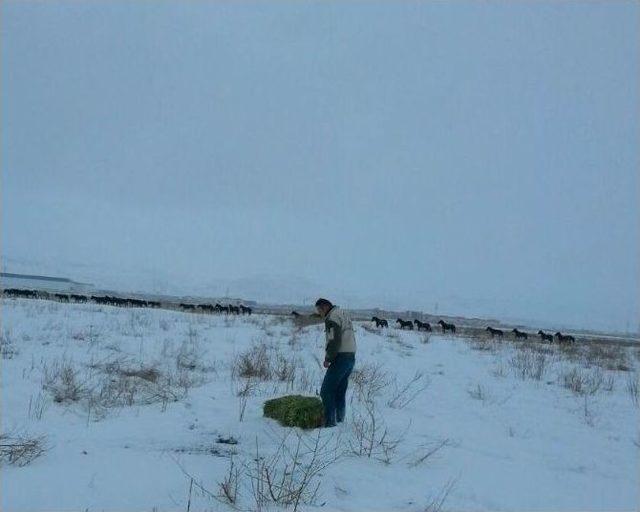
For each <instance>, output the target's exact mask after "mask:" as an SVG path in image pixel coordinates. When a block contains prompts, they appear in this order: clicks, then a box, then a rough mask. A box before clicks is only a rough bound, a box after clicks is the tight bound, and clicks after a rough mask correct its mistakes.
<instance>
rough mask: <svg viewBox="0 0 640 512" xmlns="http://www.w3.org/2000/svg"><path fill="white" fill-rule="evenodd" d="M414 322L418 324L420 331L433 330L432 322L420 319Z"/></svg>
mask: <svg viewBox="0 0 640 512" xmlns="http://www.w3.org/2000/svg"><path fill="white" fill-rule="evenodd" d="M413 323H414V324H416V327H417V328H418V330H419V331H422V330H423V329H424V330H425V331H430V330H431V324H430V323H429V322H421V321H420V320H417V319H416V320H414V321H413Z"/></svg>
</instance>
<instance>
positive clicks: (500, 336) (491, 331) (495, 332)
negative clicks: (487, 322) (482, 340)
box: [487, 327, 504, 338]
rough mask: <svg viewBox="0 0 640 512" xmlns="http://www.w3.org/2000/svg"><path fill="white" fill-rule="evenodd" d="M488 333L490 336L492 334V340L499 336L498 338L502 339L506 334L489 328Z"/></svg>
mask: <svg viewBox="0 0 640 512" xmlns="http://www.w3.org/2000/svg"><path fill="white" fill-rule="evenodd" d="M487 331H488V332H489V334H491V337H492V338H493V337H494V336H497V337H498V338H502V335H503V334H504V332H503V331H501V330H500V329H494V328H493V327H487Z"/></svg>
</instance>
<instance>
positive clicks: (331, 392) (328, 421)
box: [320, 363, 340, 427]
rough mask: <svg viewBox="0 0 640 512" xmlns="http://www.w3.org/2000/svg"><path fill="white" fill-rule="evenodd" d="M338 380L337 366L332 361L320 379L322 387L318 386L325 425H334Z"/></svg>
mask: <svg viewBox="0 0 640 512" xmlns="http://www.w3.org/2000/svg"><path fill="white" fill-rule="evenodd" d="M339 381H340V374H339V372H338V366H337V365H336V363H333V364H332V365H331V366H329V368H327V372H326V373H325V374H324V379H323V380H322V387H321V388H320V398H322V406H323V409H324V426H325V427H334V426H335V424H336V402H335V394H336V388H337V386H338V383H339Z"/></svg>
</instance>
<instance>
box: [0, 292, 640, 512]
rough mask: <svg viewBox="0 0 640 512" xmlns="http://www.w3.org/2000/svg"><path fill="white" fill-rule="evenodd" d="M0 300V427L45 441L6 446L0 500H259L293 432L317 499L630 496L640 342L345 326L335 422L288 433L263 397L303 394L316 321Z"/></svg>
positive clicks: (450, 504)
mask: <svg viewBox="0 0 640 512" xmlns="http://www.w3.org/2000/svg"><path fill="white" fill-rule="evenodd" d="M2 318H3V326H2V353H3V359H2V398H3V400H2V434H3V436H5V441H6V440H10V441H12V442H15V441H16V439H17V440H20V439H39V440H40V441H41V443H42V447H43V448H44V452H43V453H42V454H41V455H40V456H39V457H37V458H35V459H34V460H32V461H31V462H30V463H29V464H27V465H24V466H22V467H20V466H19V465H18V464H6V462H5V465H4V466H3V467H2V482H3V492H2V505H1V508H2V510H6V511H16V512H19V511H27V510H71V509H76V510H80V509H82V510H98V509H99V510H122V511H124V510H187V503H188V502H189V500H190V508H191V510H228V509H229V507H230V505H228V504H225V497H224V493H223V492H222V491H221V487H220V484H221V483H224V482H225V481H226V482H227V483H231V484H233V483H234V482H236V483H237V501H236V504H235V505H234V506H236V507H238V508H240V509H243V510H255V509H256V508H258V505H257V504H256V492H255V488H256V487H255V486H256V483H257V482H258V481H259V479H258V478H257V476H258V475H259V474H261V473H260V471H264V467H262V468H261V467H260V463H259V461H266V462H268V463H269V465H268V467H269V468H271V471H272V473H271V474H272V475H280V476H283V475H284V474H285V473H284V470H285V466H287V464H289V467H291V463H292V460H293V458H292V457H293V455H291V453H287V452H282V451H280V452H278V447H279V446H281V445H282V446H285V447H292V448H293V447H295V446H297V443H298V442H299V441H301V442H302V443H303V444H302V446H303V450H302V451H303V452H304V454H302V455H300V456H299V460H298V464H297V465H296V467H297V468H300V471H301V472H300V474H302V473H304V471H303V470H304V469H305V468H306V469H309V468H311V469H314V468H315V469H317V472H313V471H311V470H310V472H311V473H312V475H311V477H310V478H309V482H308V483H309V485H308V486H307V488H306V490H307V491H309V490H313V489H315V486H316V485H318V486H319V487H318V488H317V489H318V490H317V495H316V496H315V499H313V500H312V501H313V503H315V506H319V505H323V506H322V508H321V510H406V511H418V510H436V509H439V508H440V509H443V510H474V511H475V510H566V511H569V510H571V511H572V510H629V509H636V508H637V507H638V505H639V501H638V487H637V483H638V482H637V476H638V472H639V470H640V463H639V460H640V457H639V450H640V445H639V443H640V431H639V427H638V425H639V424H640V422H639V420H640V414H639V408H638V402H637V399H638V396H637V385H638V364H639V359H638V358H639V356H640V353H639V352H638V350H637V349H631V348H628V349H627V348H619V347H615V346H596V345H593V346H579V347H577V348H569V349H564V350H561V349H558V348H557V347H552V346H548V345H541V344H538V343H537V342H532V343H530V344H527V345H515V344H514V343H512V342H492V341H489V340H486V339H466V340H465V339H461V338H448V337H443V336H440V335H435V334H434V335H431V336H429V335H425V334H419V333H415V332H403V331H399V330H396V329H390V330H385V331H379V330H376V329H374V328H372V327H371V326H370V325H368V324H358V325H357V339H358V344H359V351H358V356H357V365H356V372H355V373H354V376H353V378H352V382H351V386H350V391H349V395H348V400H349V405H348V419H347V422H346V423H345V424H343V425H341V426H339V427H338V428H336V429H328V430H316V431H311V432H300V431H295V430H290V429H286V428H284V427H281V426H280V425H278V424H277V423H275V422H274V421H273V420H269V419H266V418H264V417H263V416H262V404H263V403H264V401H265V400H266V399H268V398H271V397H274V396H279V395H282V394H287V393H301V394H307V395H314V394H315V393H316V392H317V390H318V388H319V385H320V382H321V379H322V369H321V367H320V365H319V364H318V363H319V361H318V358H319V357H321V355H322V349H323V332H322V329H321V327H320V326H312V327H308V328H306V329H304V330H298V329H296V328H295V327H294V326H293V325H292V324H291V323H290V321H289V320H288V319H286V318H283V317H275V316H261V315H254V316H252V317H224V316H212V315H198V314H188V313H178V312H171V311H163V310H145V309H118V308H112V307H107V306H96V305H89V304H87V305H73V304H71V305H64V304H59V303H55V302H48V301H25V300H19V299H3V301H2ZM248 364H249V365H254V369H253V370H251V371H249V370H247V365H248ZM261 365H262V366H261ZM257 367H260V368H261V369H260V370H256V368H257ZM243 375H244V376H243ZM634 385H635V388H634ZM634 389H635V395H634V394H633V390H634ZM634 400H635V401H634ZM374 419H375V423H374V422H373V420H374ZM39 436H42V437H39ZM235 441H237V444H233V443H235ZM316 442H317V443H318V444H319V447H318V448H317V449H316V450H315V451H314V450H313V447H314V446H315V444H314V443H316ZM229 443H232V444H229ZM256 450H258V456H257V457H256ZM311 452H314V453H315V459H314V458H313V457H312V453H311ZM275 453H280V455H279V458H278V459H277V460H275V459H273V458H272V456H273V455H274V454H275ZM314 460H315V462H314ZM256 461H258V462H256ZM318 461H320V462H322V464H325V463H326V464H327V465H326V467H323V466H322V465H321V464H320V463H319V462H318ZM232 464H233V466H232ZM314 464H316V466H314ZM236 470H237V471H236ZM298 477H299V475H298V473H295V472H294V474H293V476H291V480H293V484H291V485H293V486H294V487H295V484H296V483H299V482H298V480H297V478H298ZM236 478H237V480H235V479H236ZM192 479H193V484H192ZM252 484H253V485H252ZM231 487H233V485H231ZM190 489H191V491H190ZM305 496H306V497H307V498H308V499H311V497H310V496H308V495H305ZM270 499H271V498H267V501H269V500H270ZM303 501H304V500H303ZM260 505H261V506H264V508H269V503H267V502H264V503H261V504H260ZM313 507H314V505H301V508H303V509H313ZM289 508H293V505H290V506H289Z"/></svg>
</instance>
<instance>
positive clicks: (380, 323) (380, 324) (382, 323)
mask: <svg viewBox="0 0 640 512" xmlns="http://www.w3.org/2000/svg"><path fill="white" fill-rule="evenodd" d="M371 321H372V322H375V323H376V327H389V322H387V321H386V320H385V319H384V318H378V317H377V316H374V317H371Z"/></svg>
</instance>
